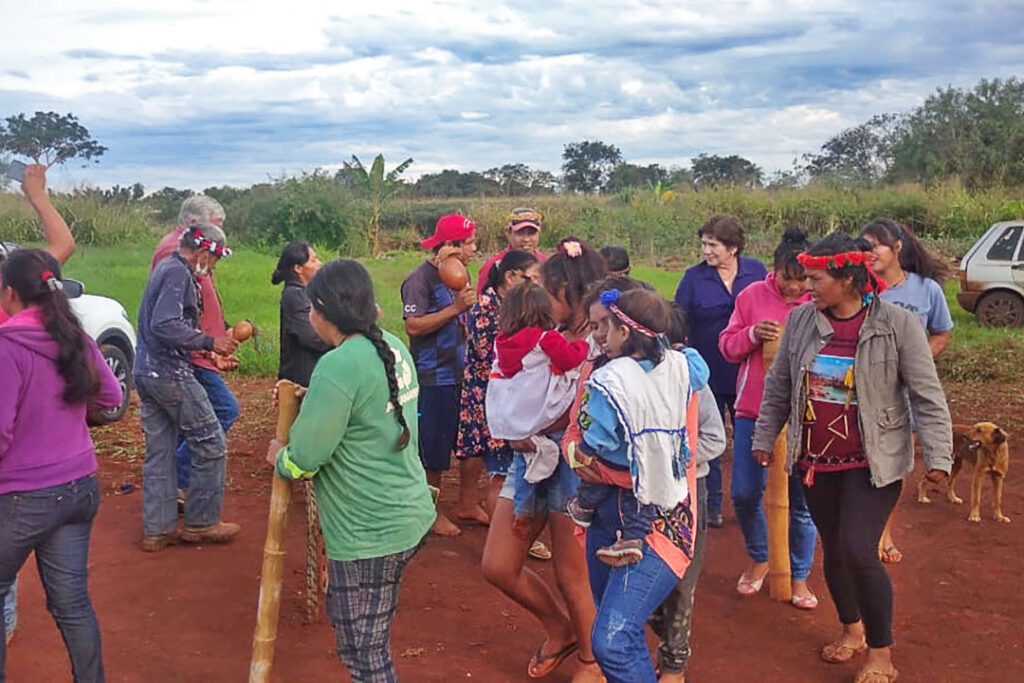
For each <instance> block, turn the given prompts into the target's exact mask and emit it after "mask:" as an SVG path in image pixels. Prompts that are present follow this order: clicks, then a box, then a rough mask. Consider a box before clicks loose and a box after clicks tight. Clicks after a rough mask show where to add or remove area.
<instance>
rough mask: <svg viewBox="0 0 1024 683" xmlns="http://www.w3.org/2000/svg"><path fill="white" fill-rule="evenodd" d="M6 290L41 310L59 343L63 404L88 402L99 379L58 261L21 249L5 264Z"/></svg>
mask: <svg viewBox="0 0 1024 683" xmlns="http://www.w3.org/2000/svg"><path fill="white" fill-rule="evenodd" d="M2 274H3V286H4V287H10V288H12V289H13V290H14V291H15V293H16V294H17V295H18V298H19V299H21V303H22V304H24V305H25V306H38V307H39V309H40V311H41V313H42V315H41V316H40V317H41V318H42V321H43V327H44V328H45V329H46V331H47V332H48V333H49V334H50V336H51V337H52V338H53V340H54V341H55V342H57V347H58V352H57V372H59V373H60V376H61V377H62V378H63V379H64V392H63V394H62V397H63V399H64V403H66V404H68V405H76V404H79V403H85V402H87V401H88V400H89V399H90V398H91V397H92V396H94V395H95V394H96V392H97V390H98V388H99V376H98V375H97V373H96V370H95V369H94V368H93V367H92V366H91V364H90V363H89V361H88V359H87V358H86V355H85V332H84V331H83V330H82V326H81V324H80V323H79V322H78V318H77V317H76V316H75V314H74V312H72V310H71V306H70V304H68V298H67V296H65V294H64V289H63V285H62V284H61V281H60V265H59V264H58V263H57V259H55V258H54V257H53V256H51V255H50V254H48V253H47V252H45V251H41V250H39V249H19V250H18V251H15V252H13V253H12V254H10V255H9V256H8V257H7V258H6V259H5V260H4V262H3V268H2Z"/></svg>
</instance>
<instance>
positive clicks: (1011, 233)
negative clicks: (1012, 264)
mask: <svg viewBox="0 0 1024 683" xmlns="http://www.w3.org/2000/svg"><path fill="white" fill-rule="evenodd" d="M1021 232H1024V226H1021V225H1011V226H1010V227H1008V228H1006V229H1005V230H1003V234H1002V235H1000V236H999V238H998V239H997V240H996V241H995V243H994V244H993V245H992V247H991V248H990V249H989V250H988V254H986V257H987V258H988V260H989V261H1009V260H1011V259H1012V258H1013V255H1014V254H1015V253H1016V252H1017V243H1018V242H1020V234H1021Z"/></svg>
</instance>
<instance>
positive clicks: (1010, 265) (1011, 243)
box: [971, 225, 1024, 286]
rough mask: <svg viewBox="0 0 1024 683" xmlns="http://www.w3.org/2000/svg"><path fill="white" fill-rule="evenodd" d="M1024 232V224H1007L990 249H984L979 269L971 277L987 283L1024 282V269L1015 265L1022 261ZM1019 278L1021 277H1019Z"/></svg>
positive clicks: (991, 243) (996, 236)
mask: <svg viewBox="0 0 1024 683" xmlns="http://www.w3.org/2000/svg"><path fill="white" fill-rule="evenodd" d="M1022 233H1024V225H1007V226H1005V227H1004V228H1003V229H1002V230H1001V231H1000V232H999V233H997V234H996V235H995V236H994V239H993V240H992V241H991V242H990V243H989V246H988V249H986V250H985V251H983V252H982V253H981V254H979V256H981V258H980V259H978V261H979V263H978V266H979V268H978V271H979V272H977V273H976V274H975V273H971V278H972V279H976V280H978V281H980V282H983V283H985V284H986V285H990V286H991V285H998V284H999V283H1005V284H1006V285H1009V284H1010V283H1011V282H1017V283H1024V269H1017V268H1015V266H1017V265H1019V264H1021V263H1022V261H1021V260H1020V243H1021V234H1022ZM1018 278H1019V279H1018Z"/></svg>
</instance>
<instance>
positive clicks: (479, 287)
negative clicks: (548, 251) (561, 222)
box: [476, 208, 547, 294]
mask: <svg viewBox="0 0 1024 683" xmlns="http://www.w3.org/2000/svg"><path fill="white" fill-rule="evenodd" d="M542 220H544V215H543V214H541V212H540V211H537V210H536V209H528V208H518V209H512V212H511V213H509V215H508V225H507V226H505V237H506V238H507V239H508V247H507V248H506V249H502V250H501V251H499V252H498V253H497V254H495V255H494V256H492V257H491V258H489V259H487V263H485V264H484V265H483V268H481V269H480V272H479V273H477V276H476V293H477V294H483V293H484V288H485V287H486V286H487V275H488V274H489V273H490V272H491V268H492V267H493V266H494V264H495V263H497V262H498V261H500V260H501V259H502V258H504V257H505V254H507V253H508V252H509V251H513V250H517V249H518V250H520V251H528V252H530V253H531V254H533V255H534V256H536V257H537V260H538V261H539V262H540V263H544V261H546V260H547V256H545V255H544V254H542V253H541V252H539V251H537V241H538V240H539V239H540V224H541V221H542Z"/></svg>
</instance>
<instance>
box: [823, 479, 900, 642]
mask: <svg viewBox="0 0 1024 683" xmlns="http://www.w3.org/2000/svg"><path fill="white" fill-rule="evenodd" d="M902 488H903V482H902V481H897V482H894V483H892V484H889V485H888V486H884V487H882V488H880V489H879V488H875V487H874V486H872V485H871V474H870V472H869V470H868V468H866V467H862V468H858V469H852V470H843V471H841V472H827V473H822V472H816V473H815V476H814V486H810V487H808V486H806V485H805V486H804V495H805V496H806V498H807V507H808V508H810V510H811V518H812V519H813V520H814V524H815V525H816V526H817V527H818V533H820V534H821V547H822V551H823V552H824V556H825V582H826V583H827V584H828V590H829V593H831V594H832V601H833V602H834V603H835V605H836V610H837V611H838V612H839V621H841V622H842V623H844V624H853V623H856V622H858V621H862V620H863V622H864V630H865V631H866V633H867V641H868V647H888V646H890V645H892V582H891V581H890V580H889V575H888V574H887V573H886V571H885V566H884V565H883V564H882V561H881V560H880V559H878V539H879V538H881V536H882V529H883V528H884V527H885V521H886V520H887V519H888V518H889V513H891V512H892V509H893V508H894V507H895V506H896V501H897V500H898V499H899V497H900V491H901V489H902Z"/></svg>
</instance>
